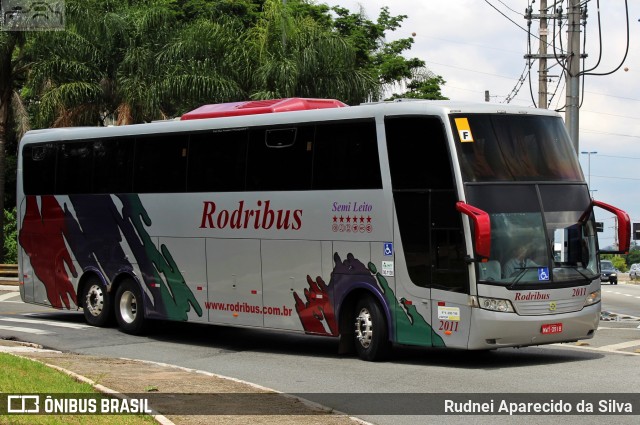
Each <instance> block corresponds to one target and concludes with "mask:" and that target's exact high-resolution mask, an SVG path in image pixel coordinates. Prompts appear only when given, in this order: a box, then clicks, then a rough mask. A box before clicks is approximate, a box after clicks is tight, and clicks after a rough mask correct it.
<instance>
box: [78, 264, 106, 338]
mask: <svg viewBox="0 0 640 425" xmlns="http://www.w3.org/2000/svg"><path fill="white" fill-rule="evenodd" d="M81 299H82V311H83V313H84V319H85V321H86V322H87V323H88V324H90V325H91V326H99V327H103V326H107V325H109V324H111V318H112V314H111V313H112V308H111V297H110V296H109V293H108V292H107V288H106V287H105V286H104V285H103V284H102V282H101V281H100V279H98V278H97V277H95V276H94V277H91V278H89V281H87V283H86V285H85V286H84V291H83V292H82V298H81Z"/></svg>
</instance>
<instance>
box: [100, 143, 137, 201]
mask: <svg viewBox="0 0 640 425" xmlns="http://www.w3.org/2000/svg"><path fill="white" fill-rule="evenodd" d="M134 143H135V141H134V139H133V138H119V139H107V140H96V141H94V142H93V143H92V144H93V164H94V165H93V173H94V174H93V192H95V193H130V192H131V191H132V180H133V178H132V176H133V150H134V146H135V144H134Z"/></svg>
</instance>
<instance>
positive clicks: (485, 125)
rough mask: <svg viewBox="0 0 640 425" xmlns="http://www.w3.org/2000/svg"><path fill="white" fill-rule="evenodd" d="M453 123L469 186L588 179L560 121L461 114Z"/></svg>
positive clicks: (555, 119) (504, 115) (497, 115)
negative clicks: (499, 182)
mask: <svg viewBox="0 0 640 425" xmlns="http://www.w3.org/2000/svg"><path fill="white" fill-rule="evenodd" d="M451 120H452V122H451V125H452V127H453V129H454V134H455V135H456V139H457V143H456V146H457V151H458V157H459V160H460V168H461V171H462V178H463V180H464V181H466V182H496V181H505V182H506V181H574V182H575V181H584V178H583V176H582V171H581V170H580V165H579V163H578V160H577V158H576V155H575V152H574V151H573V146H572V144H571V141H570V139H569V136H568V135H567V132H566V130H565V128H564V125H563V123H562V120H561V118H560V117H555V116H531V115H506V114H501V115H499V114H491V115H490V114H466V115H462V114H456V115H452V116H451Z"/></svg>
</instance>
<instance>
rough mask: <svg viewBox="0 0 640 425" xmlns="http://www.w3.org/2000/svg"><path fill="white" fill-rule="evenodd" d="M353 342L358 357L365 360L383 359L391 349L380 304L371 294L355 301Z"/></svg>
mask: <svg viewBox="0 0 640 425" xmlns="http://www.w3.org/2000/svg"><path fill="white" fill-rule="evenodd" d="M354 322H355V323H354V324H355V329H354V331H355V332H354V342H355V346H356V352H357V353H358V357H360V358H361V359H362V360H366V361H379V360H384V359H385V358H386V357H387V356H388V355H389V352H390V350H391V344H390V343H389V333H388V330H387V321H386V320H385V317H384V314H383V313H382V309H381V308H380V304H378V302H377V301H376V300H375V299H373V298H372V297H371V296H367V297H365V298H362V299H360V300H359V301H358V302H357V303H356V308H355V319H354Z"/></svg>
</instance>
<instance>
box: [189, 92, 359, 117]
mask: <svg viewBox="0 0 640 425" xmlns="http://www.w3.org/2000/svg"><path fill="white" fill-rule="evenodd" d="M345 106H348V105H346V104H344V103H342V102H340V101H339V100H335V99H307V98H301V97H290V98H287V99H270V100H248V101H244V102H230V103H218V104H215V105H203V106H201V107H199V108H197V109H194V110H193V111H191V112H187V113H186V114H184V115H182V118H180V119H181V120H197V119H203V118H221V117H235V116H238V115H256V114H270V113H273V112H289V111H304V110H309V109H325V108H342V107H345Z"/></svg>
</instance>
